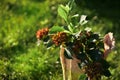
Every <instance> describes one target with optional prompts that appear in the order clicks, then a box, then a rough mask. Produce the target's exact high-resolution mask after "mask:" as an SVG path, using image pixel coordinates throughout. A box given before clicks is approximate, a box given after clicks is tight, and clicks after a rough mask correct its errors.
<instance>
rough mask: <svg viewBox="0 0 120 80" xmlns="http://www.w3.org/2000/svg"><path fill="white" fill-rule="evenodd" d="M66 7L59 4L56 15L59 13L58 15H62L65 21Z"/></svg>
mask: <svg viewBox="0 0 120 80" xmlns="http://www.w3.org/2000/svg"><path fill="white" fill-rule="evenodd" d="M68 11H69V10H68V7H67V6H66V7H65V6H63V5H60V6H59V7H58V15H60V17H62V18H63V19H64V20H65V21H67V14H68Z"/></svg>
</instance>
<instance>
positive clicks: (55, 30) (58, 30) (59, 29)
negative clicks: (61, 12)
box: [49, 26, 65, 34]
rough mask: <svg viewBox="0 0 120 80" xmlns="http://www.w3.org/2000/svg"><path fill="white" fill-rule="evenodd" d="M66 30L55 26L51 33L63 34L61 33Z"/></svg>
mask: <svg viewBox="0 0 120 80" xmlns="http://www.w3.org/2000/svg"><path fill="white" fill-rule="evenodd" d="M64 30H65V29H64V28H63V27H60V26H53V27H52V28H51V29H50V31H49V33H51V34H52V33H57V32H61V31H64Z"/></svg>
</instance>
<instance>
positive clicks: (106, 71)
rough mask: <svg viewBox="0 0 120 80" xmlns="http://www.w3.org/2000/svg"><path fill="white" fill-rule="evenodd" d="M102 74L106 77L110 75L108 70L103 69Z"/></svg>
mask: <svg viewBox="0 0 120 80" xmlns="http://www.w3.org/2000/svg"><path fill="white" fill-rule="evenodd" d="M103 74H104V75H105V76H106V77H109V76H111V73H110V71H109V70H104V72H103Z"/></svg>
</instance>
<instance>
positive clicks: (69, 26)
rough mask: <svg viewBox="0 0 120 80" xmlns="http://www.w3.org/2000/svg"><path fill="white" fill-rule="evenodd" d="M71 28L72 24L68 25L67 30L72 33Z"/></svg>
mask: <svg viewBox="0 0 120 80" xmlns="http://www.w3.org/2000/svg"><path fill="white" fill-rule="evenodd" d="M72 26H73V25H72V23H70V25H68V29H69V31H70V32H73V28H72Z"/></svg>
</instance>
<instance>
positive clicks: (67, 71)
mask: <svg viewBox="0 0 120 80" xmlns="http://www.w3.org/2000/svg"><path fill="white" fill-rule="evenodd" d="M60 61H61V66H62V71H63V80H79V77H80V74H81V73H82V71H81V70H80V68H79V66H78V60H77V59H76V58H73V59H67V58H66V57H65V56H64V48H63V47H61V49H60Z"/></svg>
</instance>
